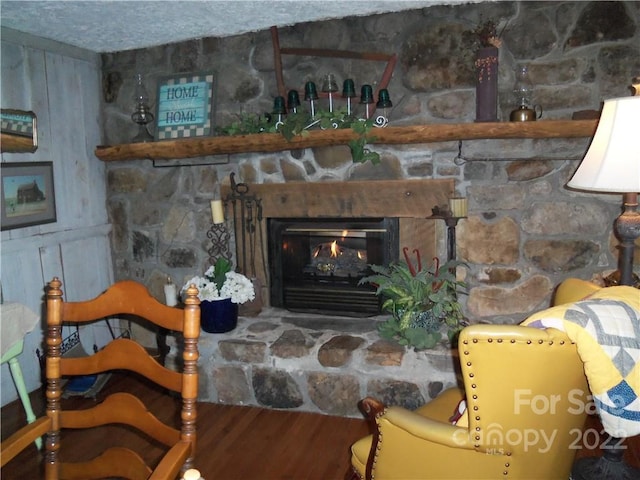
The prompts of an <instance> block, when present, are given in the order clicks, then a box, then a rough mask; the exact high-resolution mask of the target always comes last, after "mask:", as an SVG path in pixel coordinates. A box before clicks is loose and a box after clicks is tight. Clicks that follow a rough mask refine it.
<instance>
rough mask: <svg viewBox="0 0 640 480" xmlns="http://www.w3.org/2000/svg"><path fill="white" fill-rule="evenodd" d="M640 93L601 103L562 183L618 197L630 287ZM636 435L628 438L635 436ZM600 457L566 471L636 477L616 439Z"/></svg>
mask: <svg viewBox="0 0 640 480" xmlns="http://www.w3.org/2000/svg"><path fill="white" fill-rule="evenodd" d="M639 93H640V92H636V96H633V97H626V98H615V99H611V100H606V101H605V102H604V107H603V108H602V114H601V116H600V122H599V123H598V128H597V129H596V133H595V135H594V136H593V140H592V141H591V145H590V146H589V150H588V151H587V154H586V155H585V157H584V159H583V160H582V163H581V164H580V166H579V167H578V169H577V170H576V172H575V174H574V175H573V177H572V178H571V180H570V181H569V183H567V186H568V187H570V188H575V189H578V190H587V191H593V192H602V193H622V194H623V211H622V213H621V214H620V216H619V217H618V218H617V219H616V221H615V223H614V229H615V233H616V235H617V237H618V238H619V240H620V243H621V245H620V259H619V270H620V282H619V283H620V285H633V251H634V247H635V240H636V238H638V237H639V236H640V213H638V211H637V208H638V192H640V132H638V125H640V96H637V95H638V94H639ZM638 294H639V295H640V292H639V293H638ZM634 434H635V433H631V435H634ZM607 444H608V446H609V448H606V449H604V453H603V455H602V456H601V457H591V458H583V459H581V460H579V461H578V462H576V464H575V465H574V467H573V470H572V472H571V476H572V478H574V479H575V480H586V479H594V480H596V479H598V480H601V479H611V480H613V479H616V480H631V479H635V478H638V475H639V474H640V470H638V469H635V468H633V467H631V466H630V465H628V464H627V463H625V462H624V461H623V459H622V457H623V454H624V451H625V450H624V448H625V447H624V446H622V445H621V441H619V440H618V439H616V438H613V435H612V438H611V439H610V441H609V442H607Z"/></svg>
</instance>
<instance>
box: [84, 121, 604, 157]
mask: <svg viewBox="0 0 640 480" xmlns="http://www.w3.org/2000/svg"><path fill="white" fill-rule="evenodd" d="M597 123H598V121H597V120H544V121H537V122H495V123H494V122H487V123H457V124H429V125H413V126H399V127H386V128H380V129H376V130H375V131H374V132H373V135H374V136H375V137H376V140H375V141H374V142H372V143H375V144H386V145H409V144H419V143H433V142H444V141H452V140H480V139H508V138H577V137H591V136H593V134H594V133H595V130H596V126H597ZM308 133H309V134H308V135H304V136H296V137H294V138H293V139H292V140H291V141H287V140H286V139H285V138H284V137H283V136H282V135H280V134H278V133H261V134H254V135H234V136H228V137H222V136H221V137H196V138H187V139H178V140H162V141H158V142H150V143H131V144H121V145H111V146H98V147H97V148H96V156H97V157H98V158H99V159H100V160H102V161H105V162H114V161H122V160H138V159H149V160H171V159H181V158H194V157H203V156H207V155H228V154H238V153H251V152H256V153H257V152H280V151H284V150H296V149H303V148H314V147H326V146H334V145H346V144H348V143H349V141H350V140H352V139H353V138H355V137H356V135H355V134H354V132H353V131H352V130H351V129H341V130H318V131H310V132H308Z"/></svg>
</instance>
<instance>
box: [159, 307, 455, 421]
mask: <svg viewBox="0 0 640 480" xmlns="http://www.w3.org/2000/svg"><path fill="white" fill-rule="evenodd" d="M385 318H386V317H385V316H378V317H371V318H366V319H361V318H353V317H326V316H323V315H318V314H303V313H292V312H289V311H286V310H282V309H276V308H272V307H268V308H265V309H264V310H263V311H262V312H261V313H260V315H259V316H258V317H239V319H238V327H237V328H236V329H235V330H233V331H231V332H228V333H223V334H210V333H206V332H202V333H201V336H200V341H199V346H198V348H199V351H200V361H199V372H200V389H199V401H203V402H214V403H224V404H232V405H254V406H260V407H266V408H275V409H288V410H296V411H307V412H316V413H323V414H327V415H339V416H345V417H361V414H360V412H359V411H358V406H357V404H358V401H359V400H361V399H362V398H364V397H366V396H374V397H377V398H379V399H381V400H382V401H385V402H387V403H388V404H390V405H401V406H404V407H406V408H411V409H414V408H416V407H417V406H419V405H421V404H423V403H425V402H427V401H429V400H430V399H432V398H434V397H435V396H436V395H437V394H439V393H440V392H441V391H442V390H443V389H445V388H449V387H451V386H454V385H457V384H458V381H457V376H458V374H459V372H458V371H457V367H456V366H457V365H458V359H457V352H456V351H455V350H451V349H449V348H447V347H445V346H439V347H438V348H436V349H434V350H428V351H420V352H416V351H415V350H413V349H408V348H405V347H402V346H400V345H398V344H396V343H394V342H390V341H388V340H384V339H381V338H380V336H379V334H378V332H377V330H376V324H377V323H378V322H380V321H382V320H384V319H385ZM169 344H170V346H171V347H172V348H171V353H170V355H169V357H168V358H167V363H168V364H171V362H173V363H174V364H175V363H176V362H177V359H176V352H179V342H178V345H176V339H175V338H169ZM178 356H179V355H178Z"/></svg>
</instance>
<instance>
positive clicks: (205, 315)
mask: <svg viewBox="0 0 640 480" xmlns="http://www.w3.org/2000/svg"><path fill="white" fill-rule="evenodd" d="M237 325H238V304H237V303H233V302H231V299H230V298H225V299H222V300H214V301H211V302H210V301H208V300H203V301H202V302H200V326H201V327H202V330H204V331H205V332H208V333H224V332H230V331H231V330H233V329H234V328H236V326H237Z"/></svg>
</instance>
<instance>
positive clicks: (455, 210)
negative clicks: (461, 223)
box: [449, 197, 467, 218]
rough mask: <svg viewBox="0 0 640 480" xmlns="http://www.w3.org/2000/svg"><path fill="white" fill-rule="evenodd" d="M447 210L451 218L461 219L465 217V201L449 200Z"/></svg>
mask: <svg viewBox="0 0 640 480" xmlns="http://www.w3.org/2000/svg"><path fill="white" fill-rule="evenodd" d="M449 210H451V216H453V217H458V218H463V217H466V216H467V199H466V198H461V197H456V198H450V199H449Z"/></svg>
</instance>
